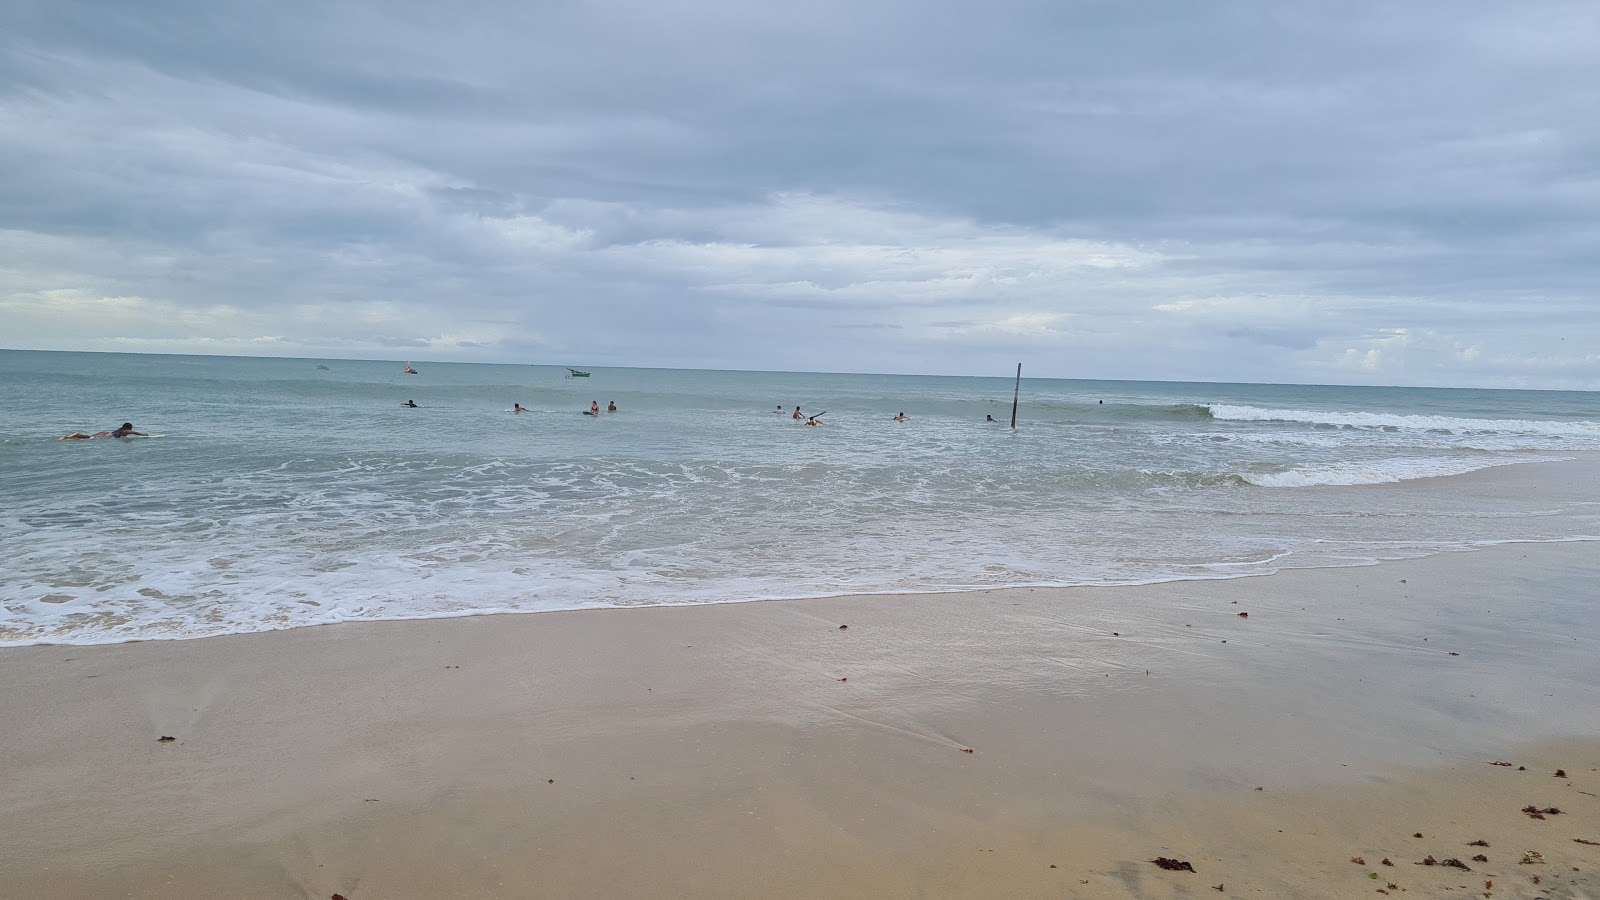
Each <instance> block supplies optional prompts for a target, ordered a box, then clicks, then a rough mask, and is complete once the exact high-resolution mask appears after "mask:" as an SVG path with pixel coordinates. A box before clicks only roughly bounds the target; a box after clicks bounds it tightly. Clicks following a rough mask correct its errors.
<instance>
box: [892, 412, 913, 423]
mask: <svg viewBox="0 0 1600 900" xmlns="http://www.w3.org/2000/svg"><path fill="white" fill-rule="evenodd" d="M894 420H895V421H896V422H906V421H910V417H909V416H907V415H906V414H905V413H904V412H902V413H901V414H900V415H898V416H895V417H894Z"/></svg>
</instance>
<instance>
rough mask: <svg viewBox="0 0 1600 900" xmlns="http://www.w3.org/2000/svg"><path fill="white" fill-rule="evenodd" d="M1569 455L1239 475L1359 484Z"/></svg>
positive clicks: (1255, 480) (1258, 480) (1279, 484)
mask: <svg viewBox="0 0 1600 900" xmlns="http://www.w3.org/2000/svg"><path fill="white" fill-rule="evenodd" d="M1571 458H1572V457H1569V456H1526V457H1518V458H1516V459H1505V458H1499V459H1473V460H1468V459H1386V460H1381V461H1371V462H1358V463H1342V464H1334V465H1327V466H1307V467H1302V468H1294V469H1289V470H1287V471H1283V472H1271V473H1252V474H1247V475H1241V476H1240V478H1241V479H1242V480H1243V481H1245V482H1247V483H1249V484H1253V485H1256V486H1258V487H1275V488H1293V487H1331V486H1347V485H1359V484H1394V483H1397V482H1401V481H1415V480H1417V479H1419V478H1443V477H1446V476H1450V475H1465V474H1467V473H1468V472H1476V471H1478V470H1480V469H1490V468H1494V467H1496V466H1513V465H1518V464H1521V463H1535V462H1560V461H1562V460H1567V459H1571Z"/></svg>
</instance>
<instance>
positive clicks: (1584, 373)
mask: <svg viewBox="0 0 1600 900" xmlns="http://www.w3.org/2000/svg"><path fill="white" fill-rule="evenodd" d="M1597 85H1600V3H1595V2H1593V0H1574V2H1547V0H1518V2H1516V3H1506V2H1503V0H1494V2H1484V0H1406V2H1398V3H1397V2H1393V0H1342V2H1324V0H1306V2H1294V3H1282V2H1271V0H1254V2H1239V0H1208V2H1195V0H1147V2H1139V0H986V2H982V3H979V2H955V0H918V2H910V0H850V2H843V0H808V2H807V3H803V4H800V3H784V4H777V3H751V2H749V0H739V2H735V0H714V2H713V0H672V2H665V3H663V2H661V0H584V2H572V0H555V2H547V0H505V2H491V0H482V2H480V0H457V2H453V3H449V4H446V3H438V2H431V0H430V2H406V0H382V2H378V0H371V2H368V0H333V2H330V0H316V2H302V0H281V2H274V3H232V2H216V0H198V2H171V0H140V2H138V3H130V2H126V0H113V2H104V3H98V2H80V0H10V2H8V3H6V4H4V6H3V8H0V347H5V348H12V349H53V350H99V351H127V352H163V353H208V354H238V355H256V356H296V357H307V356H310V357H332V358H372V359H396V360H398V359H411V360H423V361H435V360H446V361H468V362H470V361H481V362H504V363H541V364H552V365H573V366H581V367H590V366H608V365H624V366H666V367H693V368H718V369H761V370H785V371H843V372H896V373H922V374H1006V373H1008V372H1010V371H1012V369H1013V368H1014V366H1015V365H1016V364H1017V363H1018V362H1021V363H1023V364H1024V366H1025V369H1026V372H1027V373H1028V374H1032V375H1038V376H1054V377H1073V378H1127V379H1149V380H1194V381H1257V382H1310V383H1342V384H1411V385H1440V386H1463V387H1466V386H1482V387H1535V388H1577V389H1600V88H1597Z"/></svg>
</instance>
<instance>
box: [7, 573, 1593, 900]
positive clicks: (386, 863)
mask: <svg viewBox="0 0 1600 900" xmlns="http://www.w3.org/2000/svg"><path fill="white" fill-rule="evenodd" d="M1597 575H1600V553H1597V552H1596V550H1595V545H1593V544H1578V543H1570V544H1515V545H1504V546H1498V547H1492V548H1488V549H1485V550H1482V551H1478V552H1473V553H1456V554H1445V555H1441V556H1435V557H1431V558H1428V559H1420V560H1404V561H1395V562H1388V563H1383V564H1381V565H1376V566H1367V567H1357V568H1347V569H1324V570H1307V571H1289V572H1284V573H1281V574H1279V575H1275V576H1271V577H1266V578H1251V579H1240V580H1233V581H1210V582H1185V583H1172V584H1160V585H1147V586H1134V587H1117V588H1067V589H1043V588H1040V589H1013V590H1003V591H991V592H986V593H980V594H947V595H928V596H913V595H906V596H894V597H841V598H829V599H819V600H802V601H783V602H770V603H754V604H739V605H728V606H709V607H683V608H656V609H630V610H611V611H585V612H573V613H544V614H535V615H511V616H493V617H482V618H466V619H451V620H439V621H428V622H390V623H373V624H350V625H338V626H326V627H317V628H304V629H297V630H291V631H284V632H276V633H270V634H261V635H244V636H237V637H224V638H209V639H205V640H197V641H184V642H160V643H145V644H124V645H115V646H101V647H34V648H17V649H10V650H5V651H0V684H3V685H4V690H3V691H0V723H3V724H4V726H5V727H4V728H3V730H0V773H3V775H0V778H3V780H4V791H3V793H0V837H3V842H4V846H5V853H4V856H3V858H0V897H174V896H197V897H199V896H204V897H213V896H215V897H308V898H322V900H327V898H329V897H331V896H332V895H333V894H335V893H338V894H341V895H343V896H344V897H347V898H349V900H368V898H440V897H474V898H476V897H596V898H599V897H665V896H677V897H751V896H766V897H863V898H865V897H1085V898H1090V897H1093V898H1100V897H1109V898H1121V897H1135V898H1168V897H1172V898H1177V897H1200V896H1221V897H1357V896H1359V897H1373V896H1379V895H1380V894H1379V892H1380V891H1390V892H1391V893H1392V894H1398V893H1405V894H1406V895H1408V896H1413V897H1432V896H1483V895H1485V894H1487V895H1489V896H1491V897H1508V898H1534V897H1550V898H1582V897H1600V880H1597V879H1596V876H1595V874H1594V872H1595V871H1597V870H1600V846H1593V845H1589V844H1583V843H1578V842H1577V841H1576V840H1574V839H1576V838H1582V839H1584V840H1591V841H1600V797H1597V796H1596V795H1600V771H1597V770H1600V699H1597V697H1600V694H1597V691H1596V690H1595V686H1596V684H1600V627H1597V626H1596V624H1595V622H1596V618H1595V608H1596V600H1597V597H1600V589H1597V588H1596V587H1595V585H1596V583H1597V581H1596V576H1597ZM1241 613H1248V615H1247V616H1241V615H1240V614H1241ZM841 626H846V627H841ZM163 736H171V737H173V738H174V740H172V741H165V742H164V741H160V740H159V738H161V737H163ZM968 751H970V752H968ZM1495 761H1506V762H1511V763H1513V764H1514V765H1512V766H1495V765H1491V763H1493V762H1495ZM1519 766H1520V767H1525V768H1523V769H1519V768H1518V767H1519ZM1558 768H1559V769H1564V770H1565V772H1566V773H1567V775H1568V776H1569V777H1567V778H1557V777H1555V776H1554V772H1555V770H1556V769H1558ZM1258 788H1260V790H1258ZM1528 805H1534V806H1536V807H1539V808H1548V807H1552V806H1553V807H1557V808H1559V809H1561V810H1562V813H1560V814H1558V815H1549V816H1546V817H1545V818H1544V819H1542V820H1540V819H1534V818H1531V817H1529V816H1527V815H1525V814H1523V813H1522V812H1520V810H1521V809H1522V808H1523V807H1525V806H1528ZM1416 833H1421V834H1422V835H1423V837H1422V838H1416V837H1413V835H1414V834H1416ZM1479 839H1481V840H1485V841H1487V842H1488V843H1489V844H1490V846H1489V847H1488V848H1475V847H1469V846H1467V842H1469V841H1472V840H1479ZM1530 850H1532V851H1537V852H1538V853H1540V854H1542V857H1543V860H1544V861H1543V862H1541V863H1529V864H1522V863H1521V862H1520V860H1521V859H1522V857H1523V853H1524V852H1525V851H1530ZM1478 853H1481V854H1483V855H1485V856H1487V857H1488V860H1489V862H1487V863H1480V862H1475V861H1473V860H1472V859H1471V857H1472V856H1473V855H1475V854H1478ZM1428 855H1432V856H1433V857H1434V858H1435V859H1436V860H1444V859H1449V858H1455V859H1459V860H1461V861H1462V862H1463V863H1464V864H1465V865H1467V866H1469V867H1470V869H1471V870H1472V871H1470V872H1467V871H1462V870H1459V869H1454V868H1450V867H1441V866H1421V865H1414V864H1413V863H1416V862H1419V861H1421V860H1422V859H1424V857H1426V856H1428ZM1158 856H1165V857H1173V858H1177V859H1182V860H1186V861H1189V862H1190V863H1192V865H1193V867H1194V868H1195V870H1196V871H1195V872H1194V873H1190V872H1186V871H1176V872H1172V871H1163V870H1161V869H1158V868H1157V867H1156V866H1155V865H1153V864H1151V862H1149V860H1151V859H1153V858H1155V857H1158ZM1384 857H1388V858H1389V859H1390V860H1391V861H1392V862H1393V863H1395V865H1394V866H1392V867H1389V866H1383V865H1381V862H1380V860H1381V859H1383V858H1384ZM1352 858H1361V859H1363V860H1365V862H1364V863H1359V864H1358V863H1354V862H1351V859H1352ZM1373 873H1376V874H1377V876H1378V877H1377V878H1376V879H1373V878H1371V877H1370V875H1371V874H1373ZM1534 876H1539V883H1537V884H1535V883H1534V880H1533V879H1534ZM1485 882H1493V886H1492V887H1486V886H1485ZM1391 883H1392V884H1394V885H1395V887H1394V888H1389V887H1388V885H1390V884H1391ZM1218 885H1221V886H1222V890H1221V891H1218V890H1215V889H1214V888H1215V887H1216V886H1218Z"/></svg>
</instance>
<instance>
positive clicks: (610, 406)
mask: <svg viewBox="0 0 1600 900" xmlns="http://www.w3.org/2000/svg"><path fill="white" fill-rule="evenodd" d="M616 411H617V401H615V400H607V401H606V412H616Z"/></svg>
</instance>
